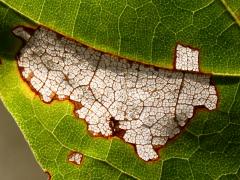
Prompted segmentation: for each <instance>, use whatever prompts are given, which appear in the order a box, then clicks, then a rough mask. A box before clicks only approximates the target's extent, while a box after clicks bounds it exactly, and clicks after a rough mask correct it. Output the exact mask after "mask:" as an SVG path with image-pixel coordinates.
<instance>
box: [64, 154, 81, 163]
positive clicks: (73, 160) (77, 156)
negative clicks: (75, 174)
mask: <svg viewBox="0 0 240 180" xmlns="http://www.w3.org/2000/svg"><path fill="white" fill-rule="evenodd" d="M82 158H83V155H82V154H81V153H79V152H72V153H71V154H70V155H69V156H68V161H69V162H71V163H74V164H76V165H80V164H81V162H82Z"/></svg>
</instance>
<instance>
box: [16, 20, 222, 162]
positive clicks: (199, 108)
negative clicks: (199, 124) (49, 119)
mask: <svg viewBox="0 0 240 180" xmlns="http://www.w3.org/2000/svg"><path fill="white" fill-rule="evenodd" d="M18 27H23V28H24V30H26V31H27V32H28V33H30V34H31V35H33V33H34V32H35V30H37V29H39V28H40V27H43V28H45V29H47V30H49V31H52V32H55V33H56V35H57V38H62V37H64V38H65V39H66V40H69V41H72V42H75V43H76V44H81V45H82V46H83V47H85V48H86V49H92V50H93V51H97V52H98V53H100V55H103V54H107V55H109V56H111V57H113V58H117V59H119V60H125V61H126V62H127V63H129V64H130V66H131V65H132V64H133V63H135V64H140V65H143V66H144V67H145V68H153V69H154V70H156V71H158V70H159V69H161V70H165V71H168V72H182V73H183V75H184V74H185V73H190V74H202V75H209V76H210V85H213V86H214V87H215V90H216V95H217V97H220V96H219V92H218V90H217V88H216V86H215V83H214V82H213V80H212V74H211V73H204V72H202V71H201V68H200V66H199V72H196V71H182V70H177V69H176V48H177V45H178V44H180V45H182V46H183V47H188V48H191V49H193V50H197V51H198V52H199V56H198V64H200V58H199V57H200V49H198V48H193V47H191V46H189V45H184V44H182V43H181V42H177V43H176V46H175V48H174V49H173V50H174V52H173V67H174V68H173V69H168V68H162V67H158V66H154V65H151V64H146V63H144V62H139V61H136V60H134V59H129V58H127V57H123V56H119V55H115V54H111V53H109V52H103V51H101V50H99V49H96V48H92V47H89V46H87V45H86V44H84V43H82V42H79V41H76V40H75V39H73V38H70V37H68V36H65V35H63V34H60V33H57V32H56V31H53V30H51V29H50V28H48V27H45V26H42V25H39V26H37V27H36V28H33V27H26V26H16V27H15V28H14V29H16V28H18ZM14 29H13V30H14ZM13 34H14V33H13ZM14 36H16V35H15V34H14ZM16 37H17V38H20V37H18V36H16ZM31 38H32V37H31ZM31 38H30V39H31ZM20 39H22V38H20ZM22 41H23V45H22V47H24V46H25V45H26V43H27V42H26V41H25V40H23V39H22ZM19 57H20V50H19V51H18V53H17V55H16V60H19ZM17 67H18V69H19V72H22V71H23V68H21V67H19V66H18V65H17ZM20 76H21V78H22V80H23V81H24V82H25V83H27V84H28V86H30V89H31V90H32V91H33V92H34V93H35V95H37V96H38V97H39V98H40V100H42V96H41V94H40V93H39V92H38V91H36V90H35V89H34V88H33V86H32V85H31V84H30V83H29V81H30V79H31V75H30V76H29V78H27V79H26V78H24V77H23V76H22V73H20ZM183 78H184V77H183ZM180 89H181V87H180ZM55 100H57V101H62V100H67V101H69V102H71V103H72V104H73V105H74V110H73V114H74V115H75V117H77V118H78V116H77V114H76V112H75V111H76V110H77V109H80V108H81V107H83V106H82V104H81V103H78V102H76V101H73V100H70V97H65V98H63V99H59V98H58V97H57V95H56V94H55V93H54V94H52V100H51V101H50V102H44V101H43V103H45V104H50V103H51V102H52V101H55ZM218 107H219V98H218V99H217V104H216V109H217V108H218ZM198 111H206V112H208V111H211V110H208V109H207V108H206V107H204V106H203V105H202V106H194V110H193V116H192V118H193V117H194V115H195V114H196V113H197V112H198ZM192 118H189V119H188V120H186V124H185V125H184V126H179V129H180V133H178V134H176V135H175V136H174V137H173V138H169V139H168V140H167V142H166V144H165V145H159V146H153V148H154V150H155V151H156V152H157V154H158V156H159V157H158V158H156V159H153V160H149V161H148V162H155V161H157V160H159V159H160V155H159V151H160V149H162V148H163V147H165V146H167V145H168V144H169V143H170V142H172V141H175V140H176V139H177V138H178V137H179V136H180V135H181V134H182V133H183V132H184V131H185V130H186V128H187V127H188V125H189V124H190V123H189V121H190V120H191V119H192ZM78 119H80V118H78ZM85 123H86V125H87V126H88V123H87V121H86V120H85ZM110 127H111V129H112V132H113V133H112V134H113V135H111V136H104V135H101V134H97V135H93V133H91V131H89V130H88V129H87V132H88V134H89V135H90V136H91V137H105V138H107V139H111V138H113V137H118V138H119V139H122V140H123V141H124V139H123V135H124V133H125V130H122V129H119V128H118V121H116V120H115V119H114V118H113V117H112V118H111V119H110ZM124 142H126V141H124ZM126 143H127V144H131V145H132V146H133V147H134V150H135V153H136V154H137V151H136V145H135V144H132V143H129V142H126ZM73 152H75V151H73ZM73 152H72V153H73ZM76 152H77V151H76ZM83 156H84V155H83ZM137 157H138V158H139V159H141V158H140V157H139V156H138V155H137ZM141 160H142V159H141ZM143 161H144V160H143ZM144 162H146V161H144Z"/></svg>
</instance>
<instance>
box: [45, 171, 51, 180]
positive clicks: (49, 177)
mask: <svg viewBox="0 0 240 180" xmlns="http://www.w3.org/2000/svg"><path fill="white" fill-rule="evenodd" d="M44 172H45V174H47V176H48V180H51V179H52V176H51V174H50V172H49V171H44Z"/></svg>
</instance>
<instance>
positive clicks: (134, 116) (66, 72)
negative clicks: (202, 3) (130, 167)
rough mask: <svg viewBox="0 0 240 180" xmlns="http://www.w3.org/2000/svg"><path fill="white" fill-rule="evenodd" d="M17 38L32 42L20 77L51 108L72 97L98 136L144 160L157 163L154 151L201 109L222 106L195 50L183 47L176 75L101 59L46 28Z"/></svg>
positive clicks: (178, 52) (20, 31) (22, 53)
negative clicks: (132, 149) (132, 150)
mask: <svg viewBox="0 0 240 180" xmlns="http://www.w3.org/2000/svg"><path fill="white" fill-rule="evenodd" d="M13 32H14V34H15V35H17V36H19V37H21V38H22V39H25V40H26V41H27V42H26V45H25V46H24V47H23V48H22V49H21V50H20V53H19V57H18V66H19V69H20V70H21V74H22V76H23V78H24V79H25V80H26V81H27V82H28V84H29V85H30V86H31V87H32V88H34V90H35V91H37V92H38V94H39V95H40V96H41V99H42V100H43V101H44V102H48V103H49V102H51V101H52V100H53V99H59V100H63V99H70V100H71V101H72V102H74V104H75V106H76V107H75V109H76V112H75V114H77V116H78V117H79V118H80V119H84V120H85V121H86V122H87V123H88V130H89V131H90V132H91V133H92V134H93V135H102V136H104V137H108V136H113V135H118V136H119V137H121V138H122V139H123V140H124V141H125V142H127V143H131V144H134V145H135V147H136V151H137V154H138V156H139V157H140V158H142V159H143V160H144V161H149V160H154V159H157V158H158V154H157V152H156V150H155V148H156V147H159V146H163V145H165V144H166V143H167V141H168V140H169V139H171V138H173V137H174V136H176V135H177V134H179V133H180V130H181V127H182V126H185V125H186V123H187V121H188V119H190V118H192V117H193V115H194V108H195V107H197V106H203V107H206V108H207V109H209V110H213V109H215V108H216V105H217V99H218V98H217V94H216V89H215V87H214V86H213V85H212V84H211V82H210V75H207V74H202V73H200V72H199V62H198V55H199V51H198V50H196V49H192V48H190V47H185V46H183V45H180V44H177V47H176V52H175V53H176V54H175V57H176V59H175V61H176V64H175V67H176V70H166V69H161V68H157V67H153V66H147V65H144V64H141V63H136V62H130V61H129V60H127V59H124V58H120V57H115V56H111V55H109V54H106V53H101V52H99V51H97V50H93V49H91V48H88V47H86V46H84V45H82V44H80V43H77V42H75V41H72V40H69V39H67V38H65V37H63V36H61V35H59V34H57V33H55V32H53V31H51V30H48V29H46V28H44V27H40V28H38V29H37V30H36V31H35V32H34V34H33V35H32V36H31V35H30V34H28V33H27V31H25V30H24V28H21V27H18V28H16V29H15V30H14V31H13ZM30 36H31V37H30ZM120 132H121V133H120ZM119 134H121V135H119ZM74 158H75V157H74ZM74 158H73V159H72V158H71V160H75V159H74Z"/></svg>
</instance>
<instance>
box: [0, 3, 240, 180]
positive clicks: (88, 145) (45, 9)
mask: <svg viewBox="0 0 240 180" xmlns="http://www.w3.org/2000/svg"><path fill="white" fill-rule="evenodd" d="M239 7H240V5H239V4H237V2H236V1H223V0H222V1H207V0H204V1H203V0H201V1H187V0H181V1H180V0H176V1H157V0H156V1H155V0H153V1H145V0H144V1H137V0H135V1H133V0H131V1H125V0H124V1H123V0H120V1H109V0H102V1H97V0H94V1H88V0H85V1H83V0H82V1H75V0H72V1H67V0H62V1H61V2H59V1H57V0H37V1H31V0H24V1H17V0H5V1H1V2H0V59H1V62H2V64H1V65H0V97H1V99H2V100H3V102H4V104H5V105H6V106H7V108H8V110H9V111H10V112H11V113H12V115H13V116H14V118H15V120H16V122H17V124H18V126H19V127H20V129H21V131H22V132H23V134H24V136H25V138H26V140H27V141H28V143H29V145H30V147H31V149H32V151H33V153H34V155H35V157H36V159H37V160H38V162H39V163H40V165H41V166H42V168H43V169H44V170H45V171H48V172H49V173H50V174H51V176H52V178H53V179H91V178H96V179H97V178H99V179H239V178H240V170H239V167H240V131H239V128H240V113H239V108H240V89H239V84H240V76H239V75H240V71H239V69H240V63H239V62H240V61H239V57H240V41H239V38H240V27H239V20H238V19H239V18H238V9H239ZM38 24H41V25H44V26H47V27H49V28H51V29H53V30H55V31H57V32H60V33H62V34H64V35H66V36H70V37H72V38H74V39H76V40H77V41H79V42H82V43H84V44H87V45H89V46H90V47H94V48H96V49H99V50H101V51H104V52H111V53H113V54H117V55H119V56H124V57H128V58H130V59H133V60H136V61H141V62H144V63H148V64H154V65H157V66H160V67H165V68H173V63H172V62H173V56H174V48H175V46H176V43H177V42H181V43H183V44H187V45H189V44H190V45H191V46H193V47H196V48H199V49H200V56H201V57H200V63H201V64H200V68H201V70H202V71H203V72H208V73H212V74H213V75H214V76H213V81H214V83H215V84H216V87H217V90H218V96H219V104H218V107H217V109H216V110H214V111H211V112H207V111H203V110H199V111H198V112H197V114H196V115H195V116H194V118H193V119H192V120H191V122H190V123H189V125H188V126H187V127H186V129H185V131H184V132H183V133H181V134H180V135H179V137H177V138H176V139H175V140H173V141H171V142H169V143H167V145H166V146H165V147H164V148H162V149H161V150H160V152H159V153H160V160H158V161H154V162H144V161H143V160H141V159H139V158H138V157H137V155H136V153H135V151H134V148H133V147H132V146H131V145H129V144H127V143H125V142H123V141H122V140H120V139H118V138H117V137H113V138H111V139H106V138H101V137H97V138H96V137H92V136H91V135H90V133H89V132H88V131H87V126H86V123H85V122H84V121H79V119H77V118H75V116H74V114H73V105H72V104H71V103H69V102H68V101H62V102H58V101H54V102H52V103H51V104H44V103H43V102H42V101H41V100H40V99H39V97H38V96H37V95H36V94H34V93H33V92H32V91H31V90H30V88H29V86H28V85H27V84H26V83H25V82H24V81H23V80H22V78H21V76H20V73H19V71H18V67H17V63H16V61H15V56H16V53H17V52H18V50H19V49H20V47H21V41H20V40H19V39H17V38H16V37H14V36H13V34H12V33H11V30H12V29H13V28H14V27H15V26H17V25H25V26H31V27H36V26H37V25H38ZM72 151H77V152H81V153H82V154H83V155H84V158H83V162H82V164H81V165H80V166H76V165H73V164H71V163H69V162H68V161H67V157H68V155H69V153H71V152H72Z"/></svg>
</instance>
